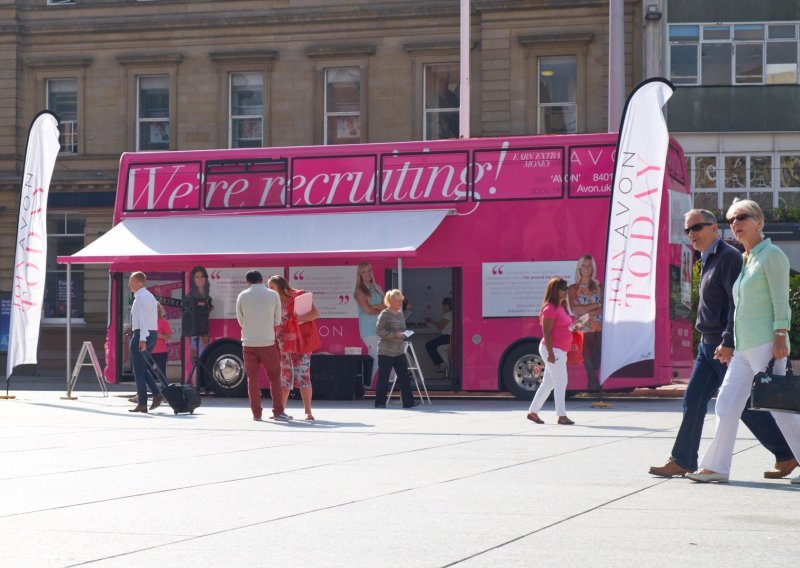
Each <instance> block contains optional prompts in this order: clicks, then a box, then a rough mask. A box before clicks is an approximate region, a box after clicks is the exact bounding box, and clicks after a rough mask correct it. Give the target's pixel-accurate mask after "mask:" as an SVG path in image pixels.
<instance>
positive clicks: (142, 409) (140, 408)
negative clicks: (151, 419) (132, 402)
mask: <svg viewBox="0 0 800 568" xmlns="http://www.w3.org/2000/svg"><path fill="white" fill-rule="evenodd" d="M128 412H144V413H145V414H147V407H146V406H145V405H144V404H138V405H136V408H129V409H128Z"/></svg>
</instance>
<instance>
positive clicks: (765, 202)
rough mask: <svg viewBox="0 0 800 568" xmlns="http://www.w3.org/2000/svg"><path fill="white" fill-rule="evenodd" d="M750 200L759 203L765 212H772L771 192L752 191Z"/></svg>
mask: <svg viewBox="0 0 800 568" xmlns="http://www.w3.org/2000/svg"><path fill="white" fill-rule="evenodd" d="M749 198H750V199H752V200H753V201H755V202H756V203H758V204H759V205H760V206H761V209H762V210H763V211H765V212H766V211H772V209H773V207H772V192H771V191H751V192H750V195H749Z"/></svg>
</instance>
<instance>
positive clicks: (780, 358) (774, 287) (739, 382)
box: [687, 199, 800, 484]
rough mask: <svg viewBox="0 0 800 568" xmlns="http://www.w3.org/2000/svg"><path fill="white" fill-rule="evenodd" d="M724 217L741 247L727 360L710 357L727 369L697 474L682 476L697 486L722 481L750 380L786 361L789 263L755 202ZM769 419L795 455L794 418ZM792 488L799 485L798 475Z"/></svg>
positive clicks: (797, 428)
mask: <svg viewBox="0 0 800 568" xmlns="http://www.w3.org/2000/svg"><path fill="white" fill-rule="evenodd" d="M726 217H727V218H728V223H730V226H731V231H732V232H733V235H734V237H736V240H737V241H739V243H740V244H742V245H743V246H744V266H743V267H742V272H741V273H740V274H739V277H738V278H737V279H736V282H734V283H733V302H734V304H735V306H736V309H735V311H734V314H733V345H734V351H733V356H730V355H726V354H725V353H724V352H723V351H722V350H721V349H720V348H719V347H718V348H717V352H715V354H714V358H716V359H719V360H720V361H722V362H723V363H727V364H728V371H727V372H726V373H725V378H724V379H723V381H722V386H721V387H720V388H719V394H717V404H716V418H717V427H716V431H715V432H714V439H713V440H712V442H711V445H710V446H709V447H708V449H707V450H706V452H705V454H703V457H702V459H701V460H700V470H699V471H698V472H696V473H690V474H688V475H687V477H688V478H689V479H692V480H694V481H698V482H701V483H708V482H711V481H715V482H720V483H725V482H727V481H728V476H729V474H730V470H731V462H732V461H733V447H734V444H735V442H736V430H737V428H738V426H739V417H740V416H741V415H742V410H744V405H745V404H746V403H747V398H748V397H749V396H750V388H751V386H752V384H753V375H755V374H756V373H758V372H761V371H764V370H765V368H766V367H767V364H768V363H769V362H770V360H771V359H774V360H775V367H774V372H775V373H776V374H778V375H782V374H784V372H785V370H786V362H787V361H788V356H789V325H790V322H791V319H792V310H791V308H790V307H789V259H787V258H786V255H785V254H784V253H783V251H782V250H781V249H780V248H778V247H777V246H775V245H773V244H772V242H771V241H770V239H766V238H764V234H763V233H762V229H763V228H764V214H763V212H762V211H761V208H760V207H759V206H758V204H757V203H756V202H755V201H751V200H749V199H745V200H741V201H739V200H734V202H733V204H732V205H731V206H730V208H729V209H728V214H727V215H726ZM720 347H721V346H720ZM772 416H773V417H774V418H775V422H776V423H777V424H778V428H780V430H781V432H782V433H783V436H784V437H785V438H786V442H787V443H788V444H789V447H790V448H791V450H792V453H794V455H795V456H800V415H797V414H787V413H783V412H773V413H772ZM792 483H793V484H800V476H798V477H796V478H794V479H792Z"/></svg>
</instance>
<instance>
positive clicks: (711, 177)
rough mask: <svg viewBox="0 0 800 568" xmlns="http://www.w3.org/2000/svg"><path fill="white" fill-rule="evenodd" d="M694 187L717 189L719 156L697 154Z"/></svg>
mask: <svg viewBox="0 0 800 568" xmlns="http://www.w3.org/2000/svg"><path fill="white" fill-rule="evenodd" d="M694 187H695V188H696V189H715V188H716V187H717V157H716V156H696V157H695V159H694Z"/></svg>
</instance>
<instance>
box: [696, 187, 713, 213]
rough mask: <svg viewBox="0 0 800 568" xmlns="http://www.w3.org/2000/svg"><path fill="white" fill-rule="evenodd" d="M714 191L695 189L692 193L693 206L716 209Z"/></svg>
mask: <svg viewBox="0 0 800 568" xmlns="http://www.w3.org/2000/svg"><path fill="white" fill-rule="evenodd" d="M717 195H718V194H717V192H716V191H697V192H695V194H694V206H695V207H696V208H697V209H707V210H708V211H712V212H713V211H716V210H717Z"/></svg>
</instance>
